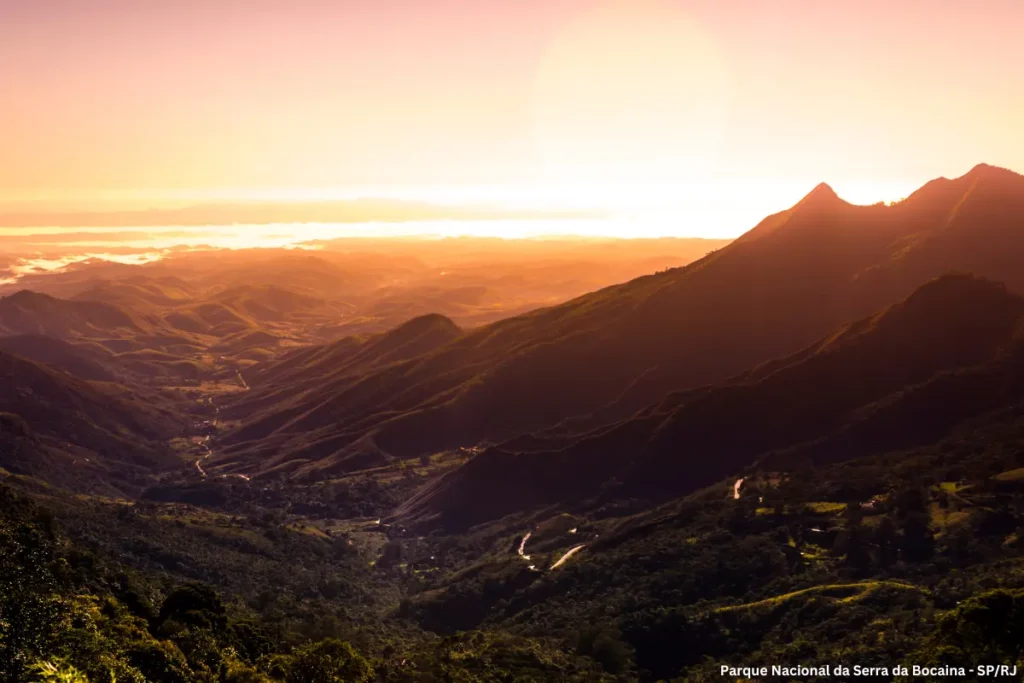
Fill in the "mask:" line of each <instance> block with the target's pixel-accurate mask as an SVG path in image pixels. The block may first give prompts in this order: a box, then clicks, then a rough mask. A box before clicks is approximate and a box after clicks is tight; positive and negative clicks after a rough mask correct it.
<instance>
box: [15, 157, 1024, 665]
mask: <svg viewBox="0 0 1024 683" xmlns="http://www.w3.org/2000/svg"><path fill="white" fill-rule="evenodd" d="M317 247H318V248H317V249H316V250H276V249H271V250H262V249H260V250H257V249H250V250H237V251H231V250H202V251H194V252H183V253H174V254H169V255H165V256H164V257H163V258H161V259H159V260H156V261H154V262H152V263H147V264H140V265H127V264H118V263H110V262H104V261H97V260H92V261H85V262H81V263H76V264H73V265H70V266H67V267H65V268H62V269H58V270H55V271H53V272H42V271H32V272H28V273H24V272H22V273H19V275H18V277H17V278H16V279H17V281H16V282H13V283H11V284H8V285H5V290H4V291H3V294H4V296H3V297H2V298H0V387H2V391H0V474H2V476H3V481H4V484H5V488H4V489H3V495H4V496H6V497H5V501H7V503H6V504H5V512H4V513H3V514H4V516H3V517H2V519H0V536H2V537H3V539H5V540H4V542H5V543H7V544H8V545H10V546H11V547H14V544H20V545H18V546H17V547H18V548H25V547H29V546H31V547H33V548H44V549H45V553H49V554H48V555H47V558H48V559H47V560H46V563H44V564H45V567H47V569H46V571H47V572H51V571H52V572H53V577H54V578H52V582H51V584H52V585H53V586H58V587H59V591H62V592H60V593H59V594H60V595H62V596H72V595H74V594H76V591H78V592H79V593H81V594H89V595H94V596H96V600H97V601H100V602H97V604H100V603H101V602H102V604H103V605H106V606H105V607H97V608H96V610H95V611H94V612H89V611H88V610H86V608H85V607H81V606H75V605H78V603H74V601H73V600H72V599H71V598H70V597H68V598H67V600H68V601H67V602H66V604H65V603H61V604H62V605H64V607H62V608H61V609H65V612H61V614H65V615H67V616H66V619H67V623H69V624H76V623H85V622H83V621H82V620H83V619H86V620H92V621H89V623H90V624H94V625H96V626H95V629H94V630H93V631H92V632H94V633H101V632H102V633H110V634H112V633H114V632H115V631H116V632H117V633H121V634H122V635H120V636H117V637H115V636H113V635H110V636H109V638H108V640H105V641H103V643H102V644H97V645H95V648H94V650H95V651H104V652H108V654H109V661H111V662H115V661H116V662H118V664H117V666H120V667H122V668H121V669H117V671H121V672H122V673H121V674H119V675H120V676H121V677H124V678H125V680H180V681H192V680H217V679H216V678H210V676H222V680H243V679H242V678H238V679H232V678H230V676H229V674H228V672H229V671H236V672H237V671H242V670H244V671H246V672H252V673H251V675H253V676H257V675H258V676H262V677H263V678H254V679H251V680H287V681H292V680H303V679H301V675H302V674H301V673H300V672H302V671H306V669H303V668H302V667H304V666H307V665H308V666H312V665H311V664H308V663H309V662H312V661H314V660H315V661H317V662H322V661H326V660H325V658H326V659H330V658H331V657H333V658H334V659H331V661H342V660H343V661H345V662H349V663H350V664H351V665H352V666H353V667H355V668H353V669H351V670H350V671H354V672H356V673H355V674H351V675H352V676H353V677H352V680H382V681H428V680H467V681H469V680H474V681H475V680H481V681H490V680H552V681H554V680H574V681H612V680H627V681H634V680H640V681H652V682H653V681H658V680H684V679H687V680H689V679H692V680H711V679H712V678H713V677H714V675H715V672H717V670H718V669H717V668H716V667H717V665H718V664H719V663H723V662H725V663H727V662H733V663H735V662H739V661H741V660H742V661H751V662H764V661H777V660H778V659H779V657H783V656H789V657H793V658H799V659H800V661H802V662H818V661H837V660H836V658H837V657H839V656H840V655H841V654H845V655H849V654H850V653H853V654H856V655H857V656H860V657H863V658H865V659H867V658H876V659H877V658H883V659H884V658H889V659H891V660H892V661H897V660H899V661H904V660H905V661H916V662H922V663H928V664H936V663H941V664H943V665H950V666H952V665H959V664H962V663H966V662H972V661H975V660H977V661H980V660H978V659H977V658H978V657H982V656H987V657H990V658H994V659H992V661H996V660H999V661H1004V660H1005V661H1014V657H1016V658H1018V659H1019V655H1020V653H1019V647H1018V649H1017V650H1014V649H1013V648H1014V647H1016V646H1019V639H1018V638H1017V636H1018V635H1019V634H1021V633H1024V621H1022V615H1024V607H1022V605H1024V574H1022V573H1021V572H1020V569H1019V566H1020V562H1019V560H1020V559H1021V557H1022V555H1021V552H1022V551H1024V541H1022V539H1024V536H1022V533H1024V507H1022V506H1021V505H1020V500H1021V496H1022V494H1024V490H1022V489H1021V482H1022V481H1024V476H1022V475H1021V473H1022V472H1024V268H1022V267H1021V266H1022V264H1024V177H1022V176H1020V175H1018V174H1016V173H1013V172H1011V171H1008V170H1005V169H1001V168H996V167H992V166H987V165H980V166H977V167H975V168H974V169H972V170H971V171H970V172H969V173H967V174H966V175H964V176H962V177H959V178H955V179H944V178H943V179H938V180H934V181H932V182H929V183H927V184H926V185H924V186H923V187H922V188H920V189H919V190H917V191H916V192H914V193H912V194H911V195H910V196H908V197H907V198H906V199H905V200H902V201H900V202H897V203H893V204H878V205H872V206H858V205H853V204H849V203H847V202H845V201H843V200H842V199H841V198H840V197H838V196H837V195H836V193H835V192H833V191H832V189H831V188H830V187H829V186H827V185H825V184H822V185H819V186H817V187H816V188H814V189H813V190H812V191H811V192H810V193H809V194H808V195H807V196H806V197H804V198H803V199H802V200H801V201H800V202H798V203H797V204H796V205H794V206H793V207H791V208H789V209H786V210H784V211H781V212H779V213H777V214H774V215H771V216H769V217H767V218H765V219H764V220H763V221H761V222H760V223H759V224H758V225H757V226H755V227H754V228H753V229H751V230H750V231H749V232H747V233H746V234H744V235H743V236H741V237H740V238H738V239H737V240H735V241H733V242H731V243H728V244H726V243H724V242H710V241H705V240H654V241H648V240H637V241H580V242H573V241H571V240H554V241H546V242H545V241H536V242H534V241H525V242H521V243H513V242H503V241H491V240H437V241H395V242H387V241H358V240H356V241H352V240H341V241H336V242H329V243H324V244H319V245H317ZM18 258H21V257H20V256H15V257H12V258H11V259H9V261H10V262H11V263H14V262H15V261H17V259H18ZM23 499H34V500H35V501H36V502H37V503H38V504H40V505H43V506H46V507H47V508H51V509H53V510H54V511H55V512H56V515H57V518H58V519H60V520H61V525H62V526H60V527H59V528H58V527H52V520H51V522H46V521H45V518H46V515H45V514H43V513H37V512H32V510H34V508H31V506H29V504H28V503H25V502H24V500H23ZM48 525H51V526H48ZM19 529H20V530H21V531H19ZM26 529H30V530H32V531H31V533H32V534H35V535H34V536H32V539H34V540H31V539H30V540H25V539H26V538H28V536H26V535H25V534H27V533H28V532H27V531H25V530H26ZM23 532H24V533H23ZM19 534H21V535H20V536H19ZM30 535H31V534H30ZM33 544H35V545H33ZM19 552H21V551H20V550H19ZM26 552H27V551H26ZM40 552H43V551H40ZM14 556H15V555H10V557H14ZM5 557H7V556H5ZM19 557H20V556H19ZM61 558H63V564H62V563H61V562H60V561H58V560H59V559H61ZM4 562H5V563H6V564H4V565H3V567H4V568H3V570H2V571H3V572H7V573H6V574H4V573H2V572H0V579H2V580H3V581H7V582H8V583H7V584H4V585H12V586H13V585H15V584H17V583H18V582H22V583H25V581H26V579H25V578H24V576H27V574H24V571H25V570H24V569H23V567H25V566H27V564H26V562H21V561H20V560H19V562H21V563H20V564H19V563H18V562H13V561H12V562H8V561H7V560H6V559H5V560H4ZM8 565H9V566H8ZM19 568H21V569H19ZM954 571H955V572H956V574H955V580H954V579H951V578H950V576H953V572H954ZM18 572H23V573H22V574H19V573H18ZM46 576H47V577H49V576H50V574H47V575H46ZM10 577H14V578H10ZM19 577H21V578H19ZM15 579H17V580H15ZM46 580H47V581H51V579H50V578H47V579H46ZM186 583H188V584H189V586H190V587H188V588H187V589H182V588H181V586H182V585H184V584H186ZM51 584H47V585H51ZM26 585H28V584H26ZM32 585H35V584H32ZM176 589H180V590H184V591H185V593H184V594H183V593H180V592H176ZM33 590H35V589H33ZM47 590H49V589H47ZM53 590H54V591H57V590H58V588H54V589H53ZM39 591H41V592H40V595H43V594H47V595H48V593H46V592H45V591H44V590H43V588H39ZM33 595H34V594H33ZM211 596H212V597H211ZM19 599H20V598H19ZM4 600H7V598H4ZM26 600H27V598H26ZM103 601H106V602H103ZM157 603H160V607H159V608H157V607H156V604H157ZM9 604H13V603H10V602H9V601H8V602H0V632H3V631H2V629H4V628H7V626H5V625H3V624H7V623H8V622H9V621H10V620H8V619H7V615H8V614H14V613H15V612H13V611H11V610H12V609H13V608H11V607H9V606H8V605H9ZM19 604H20V603H19ZM181 605H185V606H184V607H182V606H181ZM90 609H91V608H90ZM4 610H7V611H4ZM76 610H78V611H76ZM986 610H995V611H997V612H998V613H999V614H1000V615H1002V616H1000V617H999V618H998V619H997V620H996V621H995V622H993V621H992V620H986V619H985V618H983V616H982V615H984V614H990V613H991V612H986ZM87 613H88V614H89V615H91V616H88V617H86V616H83V615H85V614H87ZM19 614H20V613H19ZM75 615H78V616H75ZM61 618H65V617H61ZM75 619H78V621H75ZM5 620H6V621H5ZM103 620H106V621H103ZM51 621H53V623H64V622H60V620H59V619H56V618H54V619H52V620H51ZM44 622H46V620H45V619H39V620H37V621H31V619H28V618H26V621H25V623H26V624H29V623H31V624H32V628H35V629H41V630H40V631H39V632H40V633H43V632H44V631H45V632H46V633H49V631H46V629H47V628H55V627H49V626H44V625H43V624H44ZM996 622H998V623H996ZM12 623H13V622H12ZM19 623H20V622H19ZM129 625H130V627H129ZM19 628H20V627H19ZM25 628H28V627H27V626H26V627H25ZM70 628H71V630H74V629H76V628H78V627H77V626H73V627H70ZM1007 629H1009V630H1008V631H1007ZM1015 629H1016V630H1015ZM125 633H131V634H132V635H131V636H130V637H129V636H124V635H123V634H125ZM1007 633H1009V635H1007ZM971 634H974V635H971ZM978 634H980V635H978ZM50 637H51V636H49V635H48V636H46V638H50ZM52 637H53V638H57V636H56V635H53V636H52ZM104 637H105V638H107V637H108V636H104ZM119 638H120V640H118V639H119ZM325 638H327V639H340V640H344V641H346V642H347V643H350V644H352V645H354V646H355V648H354V649H352V648H351V646H346V647H348V648H349V649H344V648H342V647H341V646H342V645H343V644H342V643H334V644H331V645H329V646H328V645H324V646H322V647H326V648H328V649H330V648H334V649H331V650H330V651H331V652H332V653H333V654H330V656H328V655H327V654H324V653H325V652H326V650H323V651H321V650H316V651H315V652H314V651H313V650H310V649H308V648H310V647H313V646H312V645H310V643H319V642H321V641H324V639H325ZM204 639H205V640H204ZM44 640H45V638H44V637H43V636H40V637H39V640H38V641H32V642H31V643H29V644H28V645H24V646H19V647H23V648H35V650H34V651H38V652H39V653H50V654H52V652H51V650H47V649H46V647H48V646H46V645H45V644H44ZM4 642H5V641H4V640H3V639H2V638H0V648H6V647H9V646H8V645H5V644H3V643H4ZM12 642H13V641H12ZM26 642H28V641H26ZM46 642H49V641H46ZM54 642H56V641H54ZM97 642H99V641H97ZM200 642H201V643H205V644H204V645H202V647H200V645H198V644H197V643H200ZM325 642H328V643H332V642H333V641H331V640H327V641H325ZM790 644H796V645H792V646H791V645H790ZM797 646H798V647H797ZM62 647H63V646H62ZM318 647H320V646H318ZM76 648H77V649H76ZM104 648H105V649H104ZM204 648H205V649H204ZM303 648H307V649H303ZM794 648H795V649H794ZM86 649H87V648H84V646H83V647H78V646H74V647H72V646H70V645H68V646H67V652H68V653H69V654H67V655H66V656H67V657H68V658H70V659H69V661H71V662H73V663H74V664H75V666H76V667H78V668H80V669H82V670H85V669H87V668H89V667H92V668H89V673H90V675H91V676H92V677H93V678H95V677H96V675H102V673H103V672H104V671H107V672H110V671H114V670H115V669H114V668H107V669H104V668H103V667H104V666H106V665H105V664H102V665H101V664H98V663H97V662H99V661H100V659H99V658H96V657H93V658H92V659H90V658H89V657H90V656H91V655H90V656H87V655H86V654H83V653H85V652H86ZM350 650H351V651H350ZM357 650H358V652H357ZM53 651H55V650H53ZM5 652H7V650H2V651H0V655H2V654H3V653H5ZM48 656H49V654H48ZM61 656H64V655H61ZM275 658H276V659H275ZM317 658H319V659H317ZM0 659H3V657H2V656H0ZM103 661H108V660H103ZM787 661H788V660H787ZM794 661H795V659H794ZM363 665H365V668H362V667H363ZM110 667H114V665H113V664H111V665H110ZM231 667H235V669H232V668H231ZM275 667H276V668H275ZM3 671H4V672H5V673H4V675H7V674H8V673H9V672H8V671H7V670H3ZM11 671H14V670H13V669H11ZM453 671H454V672H457V673H458V675H455V674H453V673H452V672H453ZM125 672H127V673H125ZM132 672H134V673H132ZM167 672H174V673H173V674H172V673H167ZM215 672H221V673H215ZM368 672H369V673H368ZM136 673H137V674H138V676H137V677H136V678H131V677H130V676H135V675H136ZM15 674H16V675H17V676H22V678H21V679H19V678H17V677H13V678H11V680H25V679H24V677H23V674H24V671H22V670H21V669H19V670H18V672H15V673H11V674H10V675H11V676H15ZM232 675H234V674H232ZM238 675H239V676H240V675H241V674H238ZM247 675H249V674H248V673H247ZM339 675H340V674H339ZM346 675H348V674H346ZM449 675H450V677H448V678H444V677H443V676H449ZM202 676H207V678H203V677H202ZM360 676H361V677H360ZM459 676H462V677H461V678H460V677H459ZM515 676H520V678H518V679H517V678H515ZM140 677H141V678H140ZM90 680H92V679H90ZM96 680H99V679H98V678H97V679H96ZM118 680H121V678H119V679H118ZM244 680H250V679H244ZM317 680H319V679H317ZM324 680H328V679H324Z"/></svg>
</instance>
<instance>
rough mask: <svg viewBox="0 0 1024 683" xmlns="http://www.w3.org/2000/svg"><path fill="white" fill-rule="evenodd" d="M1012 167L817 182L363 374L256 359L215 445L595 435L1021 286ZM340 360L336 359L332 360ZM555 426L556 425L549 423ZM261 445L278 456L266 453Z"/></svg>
mask: <svg viewBox="0 0 1024 683" xmlns="http://www.w3.org/2000/svg"><path fill="white" fill-rule="evenodd" d="M1021 263H1024V177H1022V176H1020V175H1017V174H1016V173H1013V172H1011V171H1008V170H1005V169H1000V168H995V167H991V166H986V165H980V166H977V167H976V168H974V169H972V170H971V171H970V172H969V173H968V174H966V175H965V176H963V177H960V178H957V179H954V180H947V179H939V180H935V181H932V182H930V183H928V184H926V185H925V186H924V187H922V188H921V189H920V190H918V191H917V192H915V193H913V194H912V195H911V196H909V197H908V198H907V199H906V200H904V201H902V202H899V203H897V204H894V205H882V204H879V205H874V206H855V205H851V204H848V203H846V202H844V201H843V200H841V199H840V198H839V197H837V196H836V195H835V193H834V192H833V191H832V190H831V189H830V188H829V187H828V186H826V185H820V186H818V187H817V188H815V189H814V190H813V191H812V192H811V193H810V194H809V195H808V196H807V197H805V198H804V199H803V200H801V201H800V202H799V203H797V204H796V205H795V206H793V207H792V208H790V209H788V210H786V211H783V212H781V213H778V214H775V215H773V216H769V217H768V218H766V219H765V220H764V221H762V222H761V223H760V224H759V225H758V226H756V227H755V228H754V229H753V230H751V231H750V232H748V233H747V234H745V235H744V236H742V237H741V238H740V239H738V240H736V242H734V243H732V244H730V245H728V246H726V247H724V248H722V249H719V250H717V251H715V252H713V253H711V254H709V255H708V256H706V257H705V258H703V259H700V260H699V261H697V262H695V263H693V264H691V265H688V266H685V267H681V268H676V269H672V270H669V271H666V272H662V273H658V274H654V275H649V276H646V277H641V278H638V279H635V280H633V281H631V282H628V283H626V284H622V285H616V286H612V287H609V288H606V289H603V290H600V291H597V292H594V293H591V294H587V295H584V296H581V297H579V298H577V299H574V300H572V301H569V302H568V303H565V304H562V305H559V306H554V307H550V308H545V309H541V310H538V311H534V312H531V313H528V314H525V315H521V316H517V317H513V318H509V319H505V320H501V321H499V322H496V323H493V324H491V325H487V326H483V327H479V328H476V329H473V330H469V331H466V332H464V333H462V334H460V335H458V336H456V337H455V338H453V339H451V340H449V341H448V342H447V343H445V344H442V345H440V346H438V347H437V348H435V349H432V350H430V351H429V352H425V353H423V354H422V355H420V356H417V357H414V358H408V359H404V360H401V361H396V362H394V363H392V364H389V365H387V366H385V367H374V368H371V369H369V370H367V371H365V372H363V373H361V374H357V375H352V374H345V375H344V376H334V375H330V374H326V375H325V374H324V373H323V372H322V369H321V368H322V367H323V365H324V364H328V365H330V364H333V365H335V366H339V367H340V366H341V365H343V363H344V359H345V357H346V356H347V353H348V349H347V348H344V347H337V349H336V350H335V351H332V350H331V349H330V348H327V347H325V348H324V349H323V350H322V351H321V352H320V354H321V355H320V356H319V358H320V359H321V360H320V364H319V365H311V366H310V367H309V369H308V372H307V373H305V374H304V373H303V371H302V369H301V368H300V367H298V364H297V363H296V362H295V361H294V360H292V361H276V362H289V363H290V369H289V372H288V373H287V376H285V375H283V374H281V373H276V372H273V371H272V370H271V369H270V368H264V369H261V370H260V371H259V372H255V371H254V372H253V374H252V375H251V379H252V382H251V383H252V386H253V391H252V392H251V393H250V394H248V395H246V396H244V397H242V398H241V399H240V402H239V403H238V404H237V405H234V406H230V407H229V408H228V412H229V414H232V413H233V414H235V415H245V416H247V421H246V422H247V423H246V425H244V426H243V427H242V428H240V429H239V430H238V431H237V432H235V433H234V434H231V435H228V437H227V439H226V443H228V444H230V447H229V448H228V449H227V450H226V451H225V452H224V453H223V454H222V456H221V457H224V458H226V459H228V460H230V461H232V462H234V463H236V464H242V463H245V465H246V466H247V467H249V468H251V469H252V471H253V472H259V471H262V470H264V469H265V468H273V469H275V470H278V471H280V469H281V467H282V466H284V465H285V464H286V463H288V462H289V461H291V462H292V465H291V466H290V467H285V469H294V470H302V471H307V470H310V469H322V468H324V467H333V465H332V463H335V464H338V467H340V468H341V469H344V465H341V463H343V462H345V461H346V460H347V459H348V458H349V456H352V455H354V454H357V453H358V454H366V453H367V452H371V451H372V452H376V453H378V454H379V456H380V457H390V456H397V457H409V456H416V455H420V454H423V453H431V452H435V451H440V450H444V449H448V448H455V447H459V446H468V445H474V444H481V445H486V444H487V443H491V444H496V443H501V442H503V441H506V440H508V439H511V438H513V437H516V436H517V435H520V434H523V433H529V432H554V433H558V432H559V430H561V431H563V432H564V431H569V432H571V431H573V430H577V431H578V430H579V429H581V428H583V427H586V428H597V427H600V426H601V425H604V424H610V423H614V422H616V421H618V420H622V419H624V418H626V417H629V416H630V415H633V414H634V413H636V412H637V411H639V410H642V409H644V408H646V407H647V406H650V405H652V404H655V403H657V402H659V401H661V400H663V399H664V397H665V396H666V395H667V394H669V393H670V392H672V391H679V390H683V389H688V388H694V387H699V386H702V385H708V384H714V383H718V382H722V381H725V380H727V379H728V378H730V377H733V376H736V375H738V374H740V373H742V372H744V371H745V370H747V369H749V368H753V367H755V366H758V365H760V364H762V363H765V362H768V361H770V360H772V359H776V358H780V357H784V356H786V355H787V354H791V353H793V352H796V351H798V350H799V349H800V348H803V347H806V346H807V345H810V344H813V343H815V340H817V339H820V338H821V337H823V336H825V335H827V334H829V333H830V332H832V331H833V330H835V329H837V328H839V327H840V326H841V325H843V324H844V323H847V322H848V321H851V320H856V319H861V318H864V317H866V316H868V315H870V314H871V313H872V312H873V311H877V310H880V309H882V308H884V307H885V306H887V305H889V304H890V303H892V302H894V301H898V300H901V299H903V298H905V297H907V296H909V295H910V294H911V293H912V292H914V290H915V289H917V288H918V287H920V286H921V285H923V284H924V283H926V282H927V281H929V280H930V279H933V278H936V277H939V276H941V275H943V274H944V273H947V272H950V271H966V272H970V273H974V274H976V275H978V276H981V277H985V278H989V279H993V280H997V281H1001V282H1004V283H1006V285H1007V286H1008V287H1009V288H1010V290H1011V291H1014V292H1022V291H1024V269H1021V268H1020V264H1021ZM332 353H334V354H335V355H334V360H327V358H328V357H330V356H331V354H332ZM560 423H562V427H558V425H559V424H560ZM268 452H273V453H274V457H273V459H272V462H271V461H270V460H268V459H267V458H266V454H267V453H268Z"/></svg>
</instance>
